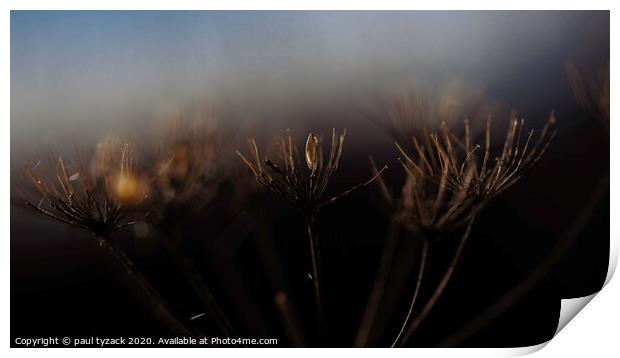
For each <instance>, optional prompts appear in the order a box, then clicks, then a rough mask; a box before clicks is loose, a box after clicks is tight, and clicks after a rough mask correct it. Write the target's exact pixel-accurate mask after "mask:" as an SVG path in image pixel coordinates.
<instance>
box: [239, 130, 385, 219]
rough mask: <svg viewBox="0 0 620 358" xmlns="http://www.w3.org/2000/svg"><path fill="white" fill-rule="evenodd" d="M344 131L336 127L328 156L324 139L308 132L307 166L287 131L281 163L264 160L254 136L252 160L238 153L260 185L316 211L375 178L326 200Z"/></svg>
mask: <svg viewBox="0 0 620 358" xmlns="http://www.w3.org/2000/svg"><path fill="white" fill-rule="evenodd" d="M345 134H346V130H345V131H344V132H343V133H342V134H339V135H337V134H336V130H335V129H334V130H333V131H332V137H331V142H330V147H329V154H328V155H327V156H325V155H324V153H323V146H322V140H321V138H320V137H317V136H316V135H314V134H312V133H311V134H309V135H308V139H307V140H306V148H305V158H306V167H307V168H304V165H303V162H302V161H301V160H300V158H299V152H298V149H297V147H296V145H295V143H294V141H293V137H292V136H291V134H290V133H288V132H287V134H286V137H284V138H282V139H281V140H280V142H279V146H280V154H281V156H282V158H281V163H282V164H280V165H279V164H276V163H275V162H274V161H272V160H270V159H265V160H264V162H262V161H261V159H260V154H259V150H258V146H257V145H256V141H255V140H254V139H250V149H251V151H252V158H253V161H254V162H253V163H252V162H251V161H250V160H249V159H247V158H246V157H245V156H244V155H243V154H241V153H240V152H239V151H236V152H237V155H239V157H240V158H241V159H242V160H243V161H244V162H245V164H246V165H247V166H248V167H249V168H250V170H251V171H252V173H253V174H254V175H255V177H256V180H257V181H258V182H259V183H260V184H261V185H263V186H264V187H265V188H267V189H268V190H270V191H272V192H274V193H277V194H279V195H281V196H282V197H284V198H285V199H286V200H288V201H289V202H291V203H292V204H293V205H295V206H297V207H299V208H301V209H302V210H304V212H306V213H313V212H314V211H316V210H317V209H318V208H319V207H321V206H323V205H325V204H328V203H332V202H335V201H336V200H338V199H339V198H341V197H343V196H345V195H347V194H349V193H350V192H352V191H353V190H355V189H357V188H359V187H361V186H364V185H368V184H369V183H371V182H372V181H373V180H374V179H375V178H372V179H370V180H369V181H367V182H365V183H361V184H359V185H356V186H354V187H353V188H351V189H349V190H346V191H344V192H342V193H340V194H338V195H336V196H334V197H332V198H330V199H327V200H326V199H325V198H324V197H323V193H324V192H325V188H326V187H327V185H328V184H329V183H330V181H331V180H332V179H333V177H334V174H335V172H336V170H337V169H338V165H339V163H340V160H341V158H342V151H343V144H344V138H345ZM263 164H264V166H263ZM265 167H266V168H265ZM265 169H268V170H265ZM384 169H385V168H384ZM377 175H379V173H378V174H377ZM375 177H376V176H375Z"/></svg>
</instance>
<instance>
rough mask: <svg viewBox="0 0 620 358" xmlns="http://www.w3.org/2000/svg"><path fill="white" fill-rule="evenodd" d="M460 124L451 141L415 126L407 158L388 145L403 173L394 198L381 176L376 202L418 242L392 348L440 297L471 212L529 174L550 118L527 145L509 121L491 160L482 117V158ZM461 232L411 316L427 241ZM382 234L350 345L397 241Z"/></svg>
mask: <svg viewBox="0 0 620 358" xmlns="http://www.w3.org/2000/svg"><path fill="white" fill-rule="evenodd" d="M464 124H465V126H464V127H465V128H464V133H465V134H464V138H463V139H460V138H458V137H457V136H456V135H455V134H454V133H453V132H452V131H451V130H450V129H449V128H448V127H447V125H446V124H445V123H443V124H442V125H441V127H440V128H439V131H438V132H437V133H432V134H431V133H429V131H428V130H426V129H425V128H423V129H422V130H421V133H420V134H418V135H417V136H413V137H412V138H411V147H412V148H413V150H412V151H411V153H412V154H409V153H408V152H407V151H406V150H405V149H403V146H404V145H403V144H399V143H398V142H396V147H397V149H398V151H399V152H400V154H401V155H402V157H403V158H404V159H403V160H400V161H401V163H402V165H403V168H404V169H405V173H406V179H405V184H404V186H403V188H402V190H401V195H400V197H396V196H395V195H394V194H392V193H391V192H390V190H389V189H388V188H387V185H386V184H385V182H384V181H383V179H382V178H379V179H378V182H379V186H380V188H381V192H382V194H383V197H384V198H385V200H386V202H387V203H388V204H389V206H390V207H391V208H392V212H393V218H392V225H393V226H396V227H403V228H405V229H407V231H409V232H410V233H412V234H413V235H415V236H416V237H419V238H421V240H422V244H421V246H422V248H421V254H420V264H419V269H418V275H417V279H416V285H415V288H414V291H413V294H412V297H411V300H410V304H409V309H408V312H407V316H406V317H405V319H404V322H403V324H402V326H401V328H400V331H399V333H398V335H397V337H396V338H395V339H394V341H393V343H392V345H391V346H392V347H396V346H403V345H405V344H406V343H407V341H408V340H409V339H410V338H411V337H412V335H413V333H414V332H415V331H416V330H417V329H418V327H419V326H420V325H421V324H422V322H424V320H425V319H426V317H427V316H428V314H429V313H430V311H431V310H432V308H433V307H434V305H435V303H436V302H437V300H438V299H439V298H440V297H441V295H442V293H443V291H444V290H445V288H446V286H447V284H448V282H449V280H450V278H451V277H452V274H453V272H454V269H455V267H456V265H457V263H458V261H459V259H460V256H461V254H462V252H463V248H464V245H465V243H466V241H467V239H468V238H469V234H470V231H471V227H472V224H473V222H474V220H475V217H476V214H477V213H478V212H479V211H480V210H481V209H482V208H483V207H484V206H485V205H486V204H487V203H488V202H489V200H491V199H493V198H494V197H496V196H497V195H499V194H500V193H502V192H503V191H505V190H506V189H507V188H509V187H510V186H511V185H513V184H514V183H516V182H517V181H518V180H519V179H520V178H521V176H522V175H523V174H524V173H525V172H527V171H528V170H529V169H531V168H532V167H533V166H534V165H535V164H536V163H537V162H538V161H539V159H540V158H541V157H542V155H543V154H544V153H545V151H546V150H547V148H548V146H549V145H550V143H551V141H552V139H553V137H554V136H555V129H554V125H555V117H554V115H551V117H550V118H549V120H548V122H547V124H546V125H545V126H544V127H543V129H542V131H541V134H540V135H539V136H538V138H537V139H535V140H533V135H534V131H533V130H529V131H527V133H526V134H524V121H523V120H518V119H516V118H512V119H511V121H510V125H509V129H508V132H507V134H506V138H505V140H504V143H503V148H502V150H501V151H500V152H499V153H496V154H492V143H491V121H490V119H489V120H487V124H486V130H485V138H484V150H483V154H482V155H479V154H478V151H479V150H481V146H480V145H478V144H474V141H473V138H472V134H471V128H470V124H469V121H468V120H465V122H464ZM373 167H374V165H373ZM375 170H376V169H375ZM463 226H465V229H464V231H463V234H462V236H461V238H460V240H459V242H458V244H457V247H456V249H455V252H454V254H453V258H452V260H451V261H450V263H449V265H448V268H447V269H446V271H445V273H444V275H443V277H442V278H441V280H440V281H439V283H438V284H437V286H436V288H435V290H434V291H433V293H432V294H431V296H430V297H429V298H428V299H427V301H426V302H425V303H424V304H423V305H422V307H421V309H420V310H419V312H417V315H415V316H414V312H415V308H416V304H417V303H418V300H419V292H420V289H421V287H422V285H423V284H424V277H425V271H426V270H427V269H428V266H427V258H428V255H429V250H430V247H431V243H432V242H433V241H435V240H438V239H441V238H442V237H443V236H446V235H447V234H449V233H451V232H453V231H454V230H456V229H458V228H460V227H463ZM390 232H391V234H390V235H388V238H387V239H386V243H385V248H384V253H383V255H382V258H381V260H380V263H379V269H378V272H377V277H376V280H375V285H374V286H373V290H372V292H371V294H370V298H369V302H368V305H367V308H366V311H365V313H364V316H363V318H362V323H361V325H360V329H359V331H358V335H357V337H356V341H355V345H356V346H364V345H365V344H366V341H367V339H368V335H369V333H370V330H371V328H372V323H373V321H374V319H375V315H376V312H377V309H378V305H379V302H380V298H381V295H382V292H383V289H384V286H385V282H386V280H387V276H388V275H389V269H390V267H391V265H392V260H393V258H394V254H395V248H396V240H397V237H398V235H397V234H396V230H395V229H394V228H392V229H391V230H390Z"/></svg>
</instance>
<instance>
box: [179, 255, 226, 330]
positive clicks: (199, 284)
mask: <svg viewBox="0 0 620 358" xmlns="http://www.w3.org/2000/svg"><path fill="white" fill-rule="evenodd" d="M169 246H170V251H172V254H173V256H174V259H175V261H176V263H177V267H178V268H179V270H180V271H181V274H182V275H183V278H184V279H185V281H186V282H187V283H188V284H189V285H190V287H191V288H192V290H193V291H194V293H195V294H196V295H197V296H198V299H199V300H200V302H201V303H202V305H203V306H204V308H205V309H206V310H207V313H208V315H209V316H210V318H213V319H214V321H215V323H216V324H217V326H218V328H219V329H220V330H221V332H222V333H224V334H225V335H226V337H238V335H237V333H236V332H235V330H234V328H233V326H232V324H231V323H230V320H229V319H228V318H227V317H226V314H225V313H224V310H222V308H221V307H220V306H219V304H218V303H217V300H216V299H215V296H214V295H213V292H212V291H211V289H210V288H209V285H208V284H207V283H206V282H205V281H204V279H203V278H202V276H201V275H200V274H199V273H198V271H197V269H196V267H195V266H194V263H193V261H192V259H191V258H188V257H185V256H184V255H183V254H181V252H180V251H181V250H179V249H178V248H177V247H176V245H174V244H171V245H169Z"/></svg>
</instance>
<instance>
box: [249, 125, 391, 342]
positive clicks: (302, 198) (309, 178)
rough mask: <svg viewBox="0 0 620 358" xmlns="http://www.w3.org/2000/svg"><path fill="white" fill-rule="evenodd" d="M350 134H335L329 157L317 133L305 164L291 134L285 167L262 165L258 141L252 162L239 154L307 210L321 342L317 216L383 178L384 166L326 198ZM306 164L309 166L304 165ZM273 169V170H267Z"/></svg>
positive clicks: (283, 145)
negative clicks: (373, 173) (363, 179)
mask: <svg viewBox="0 0 620 358" xmlns="http://www.w3.org/2000/svg"><path fill="white" fill-rule="evenodd" d="M345 134H346V131H344V132H343V133H342V134H340V135H336V130H335V129H334V130H333V131H332V136H331V142H330V147H329V154H328V155H327V156H325V155H324V152H323V145H322V139H321V138H320V137H318V136H316V135H315V134H313V133H310V134H309V135H308V138H307V140H306V146H305V151H304V158H305V163H303V162H302V161H301V159H300V155H299V151H298V149H297V146H296V145H295V142H294V140H293V137H292V136H291V134H290V133H287V135H286V136H285V137H284V138H282V139H281V140H280V142H279V147H280V154H281V156H282V157H281V162H282V163H283V164H282V165H281V166H280V165H278V164H276V163H275V162H274V161H272V160H270V159H265V160H264V162H262V160H261V157H260V153H259V149H258V146H257V145H256V141H255V140H254V139H250V149H251V151H252V158H253V160H254V162H251V161H250V160H249V159H247V158H246V157H245V156H244V155H243V154H241V153H240V152H239V151H237V155H239V157H240V158H241V159H242V160H243V162H245V164H246V165H247V166H248V167H249V168H250V170H251V171H252V173H253V174H254V176H255V177H256V180H257V181H258V182H259V183H260V184H261V185H263V186H264V187H265V188H267V189H268V190H269V191H271V192H273V193H276V194H278V195H280V196H282V197H283V198H284V199H286V200H287V201H289V202H290V203H291V204H292V205H294V206H296V207H298V208H299V209H301V210H302V211H303V213H304V214H305V217H306V222H307V229H308V249H309V253H310V255H309V262H310V264H309V266H310V272H309V275H310V276H309V277H311V279H312V282H313V288H314V298H315V305H316V320H317V327H318V333H319V339H320V340H321V341H324V339H325V334H326V327H325V320H324V318H323V314H324V312H323V302H322V295H321V283H320V277H321V276H320V275H321V272H320V265H321V259H320V250H319V239H318V236H317V233H316V222H315V220H316V219H315V215H316V213H317V211H318V210H319V209H320V208H321V207H322V206H324V205H327V204H330V203H334V202H336V201H337V200H339V199H341V198H343V197H344V196H346V195H348V194H350V193H351V192H353V191H354V190H356V189H358V188H360V187H362V186H366V185H368V184H370V183H371V182H373V181H374V180H375V179H376V178H377V177H379V176H380V175H381V172H382V171H383V170H384V169H385V168H386V167H384V168H383V169H382V170H381V171H377V173H376V174H375V175H374V176H373V177H372V178H371V179H370V180H368V181H366V182H364V183H360V184H358V185H356V186H354V187H352V188H350V189H348V190H345V191H344V192H342V193H340V194H337V195H335V196H332V197H331V198H329V199H326V198H325V196H324V192H325V189H326V188H327V186H328V184H329V183H330V182H331V180H332V179H333V177H334V175H335V173H336V170H337V169H338V166H339V164H340V160H341V158H342V153H343V149H344V138H345ZM304 164H305V165H304ZM264 169H269V171H267V170H264Z"/></svg>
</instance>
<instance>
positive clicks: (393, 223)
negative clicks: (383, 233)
mask: <svg viewBox="0 0 620 358" xmlns="http://www.w3.org/2000/svg"><path fill="white" fill-rule="evenodd" d="M398 234H399V225H398V223H397V219H396V218H393V219H392V220H390V226H389V228H388V234H387V238H386V242H385V246H384V248H383V253H382V254H381V258H380V259H379V267H378V269H377V275H376V277H375V281H374V283H373V287H372V290H371V292H370V295H369V297H368V304H367V305H366V309H365V311H364V315H363V316H362V321H361V324H360V328H359V330H358V332H357V336H356V337H355V341H354V342H353V346H354V347H358V348H359V347H364V346H366V343H367V341H368V336H369V335H370V331H371V329H372V326H373V323H374V321H375V318H376V317H377V311H378V310H379V305H380V303H381V297H382V296H383V291H384V289H385V285H386V284H387V280H388V277H389V275H390V268H391V267H392V263H393V261H394V256H395V254H396V247H397V244H398Z"/></svg>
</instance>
